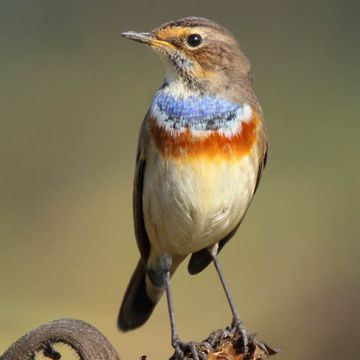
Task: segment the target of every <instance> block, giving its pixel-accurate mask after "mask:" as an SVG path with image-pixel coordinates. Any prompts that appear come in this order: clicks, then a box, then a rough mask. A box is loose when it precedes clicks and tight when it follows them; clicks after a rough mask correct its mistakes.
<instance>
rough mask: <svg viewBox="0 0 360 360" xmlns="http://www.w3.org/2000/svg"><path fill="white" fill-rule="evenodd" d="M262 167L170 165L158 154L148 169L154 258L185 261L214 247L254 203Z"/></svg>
mask: <svg viewBox="0 0 360 360" xmlns="http://www.w3.org/2000/svg"><path fill="white" fill-rule="evenodd" d="M256 173H257V164H254V163H253V161H252V160H251V158H250V157H249V156H245V157H243V158H242V159H241V160H239V161H238V162H235V161H225V160H224V161H209V160H207V161H206V160H201V159H199V160H191V161H189V162H185V161H179V160H171V159H170V160H166V161H164V159H163V158H161V157H159V155H158V153H157V152H154V153H152V155H150V156H149V158H148V159H147V163H146V169H145V177H144V192H143V211H144V218H145V227H146V231H147V233H148V236H149V240H150V243H151V248H152V253H153V255H155V256H156V255H160V254H163V253H168V254H172V255H179V256H186V255H188V254H190V253H192V252H195V251H198V250H201V249H203V248H206V247H208V246H210V245H213V244H215V243H217V242H218V241H220V240H221V239H223V238H224V237H225V236H227V235H228V234H229V233H230V232H231V231H232V230H233V229H234V228H235V227H236V225H237V224H238V223H239V222H240V220H241V219H242V217H243V216H244V214H245V212H246V209H247V208H248V206H249V203H250V201H251V198H252V195H253V192H254V187H255V183H256Z"/></svg>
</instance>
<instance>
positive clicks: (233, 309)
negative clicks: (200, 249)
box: [209, 244, 248, 354]
mask: <svg viewBox="0 0 360 360" xmlns="http://www.w3.org/2000/svg"><path fill="white" fill-rule="evenodd" d="M218 248H219V246H218V244H216V245H214V246H212V247H210V248H209V253H210V256H211V258H212V261H213V263H214V265H215V269H216V272H217V273H218V275H219V278H220V281H221V285H222V287H223V289H224V291H225V295H226V298H227V300H228V303H229V305H230V309H231V313H232V317H233V323H232V326H235V327H236V328H237V329H238V330H239V332H240V334H241V337H242V341H243V346H244V353H245V354H246V353H247V351H248V334H247V331H246V329H245V326H244V324H243V322H242V321H241V320H240V317H239V315H238V312H237V310H236V307H235V304H234V301H233V299H232V297H231V294H230V291H229V287H228V285H227V283H226V281H225V277H224V274H223V272H222V269H221V265H220V262H219V259H218V256H217V254H218Z"/></svg>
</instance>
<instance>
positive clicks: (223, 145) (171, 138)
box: [149, 113, 260, 161]
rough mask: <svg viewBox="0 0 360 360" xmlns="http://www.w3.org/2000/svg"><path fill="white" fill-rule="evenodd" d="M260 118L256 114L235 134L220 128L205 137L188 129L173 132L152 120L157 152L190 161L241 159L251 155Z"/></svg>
mask: <svg viewBox="0 0 360 360" xmlns="http://www.w3.org/2000/svg"><path fill="white" fill-rule="evenodd" d="M259 124H260V117H259V115H258V114H257V113H253V115H252V117H251V120H250V121H248V122H243V123H241V124H240V125H239V126H241V128H240V129H239V131H238V132H237V133H235V134H234V135H233V136H231V137H229V136H226V135H225V134H224V133H223V132H222V131H221V130H212V131H209V132H207V133H206V134H203V135H202V136H199V135H196V136H195V135H194V133H193V131H192V130H191V129H189V128H187V129H185V130H184V131H170V130H168V129H166V128H165V127H164V126H159V125H158V123H157V121H156V119H154V118H150V119H149V127H150V132H151V136H152V139H153V141H154V143H155V146H156V148H157V150H158V151H160V152H161V153H162V155H164V156H165V157H170V158H178V159H179V160H182V159H184V158H186V159H187V160H189V159H191V158H205V159H208V160H211V161H213V160H215V159H218V160H219V159H227V160H235V161H237V160H239V159H241V158H242V157H244V156H245V155H247V154H249V153H250V152H251V151H252V149H253V147H254V145H256V143H257V139H258V126H259Z"/></svg>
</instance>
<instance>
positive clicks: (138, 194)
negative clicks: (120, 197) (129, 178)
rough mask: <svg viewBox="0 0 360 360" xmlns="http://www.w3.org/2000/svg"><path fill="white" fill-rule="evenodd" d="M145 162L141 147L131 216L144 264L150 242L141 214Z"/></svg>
mask: <svg viewBox="0 0 360 360" xmlns="http://www.w3.org/2000/svg"><path fill="white" fill-rule="evenodd" d="M145 167H146V161H145V159H144V158H143V154H142V151H141V147H140V146H139V149H138V153H137V157H136V168H135V179H134V192H133V212H134V213H133V215H134V226H135V236H136V242H137V245H138V248H139V250H140V254H141V258H142V260H143V262H144V263H145V262H146V260H147V258H148V257H149V251H150V242H149V238H148V235H147V233H146V229H145V223H144V214H143V186H144V173H145Z"/></svg>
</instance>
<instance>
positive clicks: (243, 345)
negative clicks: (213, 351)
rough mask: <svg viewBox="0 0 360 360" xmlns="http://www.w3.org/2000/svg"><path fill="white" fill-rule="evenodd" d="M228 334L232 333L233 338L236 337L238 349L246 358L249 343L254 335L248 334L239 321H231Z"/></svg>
mask: <svg viewBox="0 0 360 360" xmlns="http://www.w3.org/2000/svg"><path fill="white" fill-rule="evenodd" d="M230 332H231V333H232V335H233V338H236V337H238V340H237V343H238V344H239V345H240V346H239V348H240V349H241V351H242V353H243V354H245V356H246V355H247V354H248V353H249V343H250V342H252V340H253V339H254V338H255V334H248V332H247V330H246V329H245V326H244V324H243V322H242V321H241V320H240V319H233V321H232V323H231V330H230ZM245 359H246V357H245Z"/></svg>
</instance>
